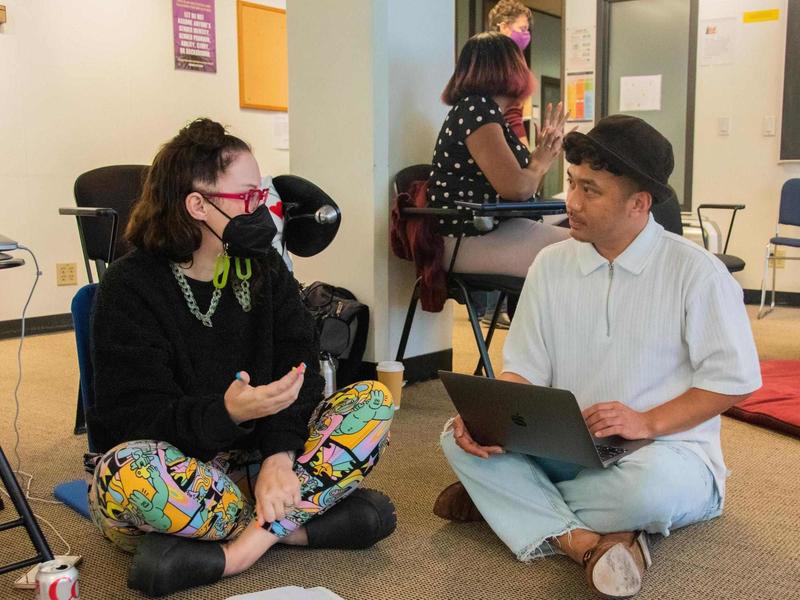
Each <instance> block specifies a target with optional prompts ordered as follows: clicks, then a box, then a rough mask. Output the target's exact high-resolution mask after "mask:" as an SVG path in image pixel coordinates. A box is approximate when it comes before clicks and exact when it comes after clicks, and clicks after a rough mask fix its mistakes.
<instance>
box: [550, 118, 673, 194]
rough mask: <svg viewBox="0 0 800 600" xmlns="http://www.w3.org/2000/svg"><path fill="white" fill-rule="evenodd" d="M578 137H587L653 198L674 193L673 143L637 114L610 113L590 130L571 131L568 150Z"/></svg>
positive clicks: (565, 139)
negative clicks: (671, 180)
mask: <svg viewBox="0 0 800 600" xmlns="http://www.w3.org/2000/svg"><path fill="white" fill-rule="evenodd" d="M578 139H585V140H586V141H588V142H589V143H590V144H591V145H592V146H593V147H594V148H595V149H596V150H597V151H598V153H599V155H600V156H601V157H602V158H605V159H609V160H610V162H612V163H616V164H617V165H619V166H620V167H621V168H622V169H623V171H624V172H623V174H624V175H627V176H629V177H631V178H633V179H635V180H636V181H638V182H639V183H640V184H642V186H643V187H644V188H645V189H646V190H647V191H648V192H650V193H651V194H652V195H653V202H656V203H659V202H663V201H664V200H667V199H669V198H674V197H675V191H674V190H673V189H672V188H671V187H670V185H669V184H668V183H667V181H668V180H669V176H670V175H671V174H672V169H673V168H674V167H675V158H674V156H673V154H672V144H670V143H669V140H668V139H667V138H665V137H664V136H663V135H661V134H660V133H659V132H658V131H657V130H656V129H655V128H654V127H653V126H652V125H650V124H648V123H645V122H644V121H642V120H641V119H640V118H638V117H631V116H629V115H611V116H608V117H605V118H603V119H600V121H598V122H597V125H595V126H594V128H593V129H592V130H591V131H590V132H589V133H586V134H584V133H580V132H578V131H573V132H570V133H568V134H567V135H566V136H565V138H564V147H565V149H566V150H567V152H569V147H570V145H571V143H575V142H576V141H577V140H578Z"/></svg>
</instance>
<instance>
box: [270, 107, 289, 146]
mask: <svg viewBox="0 0 800 600" xmlns="http://www.w3.org/2000/svg"><path fill="white" fill-rule="evenodd" d="M272 119H273V120H272V140H273V141H272V145H273V146H274V147H275V149H276V150H288V149H289V115H288V114H287V113H276V114H274V115H273V117H272Z"/></svg>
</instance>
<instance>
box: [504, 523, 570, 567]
mask: <svg viewBox="0 0 800 600" xmlns="http://www.w3.org/2000/svg"><path fill="white" fill-rule="evenodd" d="M575 529H583V526H582V525H580V524H579V523H568V524H567V527H566V528H565V529H563V530H561V531H560V532H557V533H553V534H552V535H548V536H544V537H542V538H540V539H539V540H537V541H535V542H532V543H530V544H528V545H527V546H524V547H523V548H522V549H521V550H518V551H516V552H515V553H514V554H516V556H517V560H519V561H521V562H531V561H532V560H535V559H537V558H544V557H546V556H553V555H557V554H562V555H563V554H566V553H565V552H564V551H563V550H561V548H559V546H558V544H557V543H555V542H554V541H551V540H554V538H557V537H560V536H562V535H564V534H567V535H570V534H571V533H572V531H573V530H575Z"/></svg>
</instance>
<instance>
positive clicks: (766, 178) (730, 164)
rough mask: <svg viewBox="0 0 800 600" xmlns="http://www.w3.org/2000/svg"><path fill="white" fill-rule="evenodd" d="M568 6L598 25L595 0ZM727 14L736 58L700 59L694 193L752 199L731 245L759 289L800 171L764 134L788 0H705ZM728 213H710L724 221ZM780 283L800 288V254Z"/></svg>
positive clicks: (776, 91) (581, 22)
mask: <svg viewBox="0 0 800 600" xmlns="http://www.w3.org/2000/svg"><path fill="white" fill-rule="evenodd" d="M771 8H779V9H780V20H779V21H770V22H765V23H753V24H745V23H742V14H743V12H744V11H751V10H762V9H771ZM565 9H566V10H565V18H566V27H568V28H569V27H592V26H595V25H596V1H595V0H565ZM721 16H733V17H735V18H736V19H737V23H738V25H737V34H738V35H737V43H736V50H735V58H734V62H733V64H731V65H716V66H700V65H699V62H700V61H698V66H697V87H696V96H695V136H694V175H693V184H692V198H693V202H694V205H695V206H697V204H698V203H701V202H707V203H742V204H746V205H747V208H746V210H745V211H744V212H742V213H740V215H739V216H738V217H737V223H736V225H735V228H734V232H733V236H732V239H731V245H730V247H729V248H728V250H729V252H730V253H731V254H736V255H738V256H740V257H741V258H743V259H744V260H745V262H746V263H747V266H746V268H745V270H744V271H743V272H741V273H738V274H736V278H737V279H738V280H739V282H740V283H741V284H742V286H743V287H744V288H748V289H758V288H760V287H761V274H762V269H763V261H764V246H765V244H766V242H767V240H768V239H769V238H770V237H771V236H772V235H773V234H774V231H775V223H776V221H777V216H778V200H779V194H780V188H781V185H783V182H784V181H785V180H786V179H788V178H790V177H800V163H786V164H778V143H779V138H778V137H777V136H776V137H764V136H763V135H762V134H761V121H762V118H763V116H765V115H775V116H776V117H778V119H780V108H781V78H782V73H783V52H784V42H785V39H786V0H700V14H699V18H700V19H701V20H702V19H704V18H708V17H721ZM645 50H646V49H632V51H645ZM720 116H729V117H731V119H732V128H731V134H730V135H729V136H719V135H718V134H717V117H720ZM581 129H582V130H584V129H585V128H583V127H582V128H581ZM729 214H730V213H729V212H719V213H717V214H714V215H712V214H711V213H709V216H711V217H712V218H714V219H715V220H716V221H718V222H719V223H720V224H722V225H723V227H724V226H725V225H726V224H727V221H728V218H729ZM723 232H724V229H723ZM793 255H797V252H795V253H793ZM778 289H779V290H783V291H788V292H800V264H798V261H794V262H792V261H787V266H786V268H785V269H783V270H780V271H778Z"/></svg>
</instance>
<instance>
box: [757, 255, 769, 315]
mask: <svg viewBox="0 0 800 600" xmlns="http://www.w3.org/2000/svg"><path fill="white" fill-rule="evenodd" d="M769 247H770V244H767V250H766V253H765V255H764V272H763V273H762V275H761V305H760V306H759V307H758V315H757V316H756V319H760V318H762V317H766V316H767V314H769V312H770V311H769V310H767V311H765V310H764V302H765V301H766V299H767V273H769V249H770V248H769Z"/></svg>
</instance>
